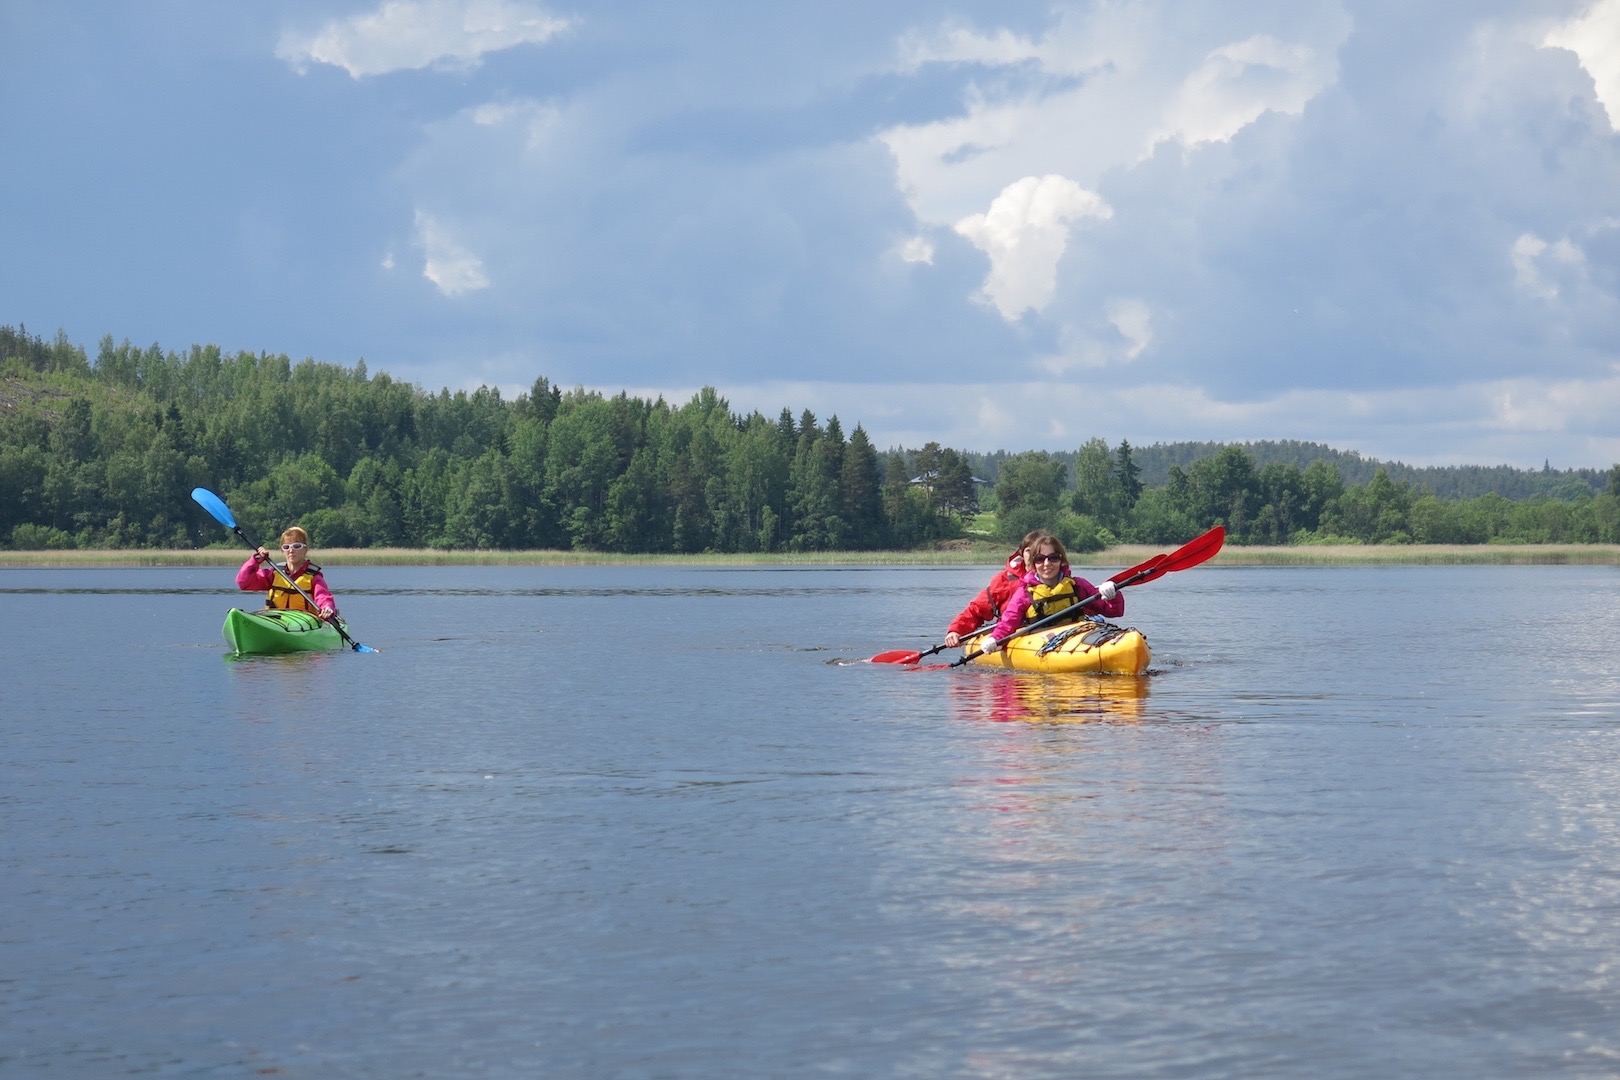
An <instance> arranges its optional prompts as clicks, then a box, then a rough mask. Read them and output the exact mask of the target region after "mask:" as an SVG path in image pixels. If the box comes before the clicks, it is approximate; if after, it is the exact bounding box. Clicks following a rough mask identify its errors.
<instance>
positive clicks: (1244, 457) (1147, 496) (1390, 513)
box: [994, 439, 1620, 550]
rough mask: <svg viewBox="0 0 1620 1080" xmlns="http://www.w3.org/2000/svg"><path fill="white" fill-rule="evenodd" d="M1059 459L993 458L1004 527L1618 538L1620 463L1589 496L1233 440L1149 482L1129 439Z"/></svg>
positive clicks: (1129, 533)
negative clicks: (1311, 456)
mask: <svg viewBox="0 0 1620 1080" xmlns="http://www.w3.org/2000/svg"><path fill="white" fill-rule="evenodd" d="M1071 460H1072V461H1073V462H1074V466H1073V470H1074V476H1073V478H1072V482H1071V479H1070V477H1069V476H1068V471H1069V466H1068V465H1067V464H1065V463H1064V462H1063V461H1062V460H1060V459H1059V458H1058V457H1057V456H1055V455H1052V454H1047V453H1041V452H1036V453H1025V454H1015V455H1012V456H1011V457H1008V458H1007V459H1005V460H1004V461H1003V462H1002V463H1001V469H1000V478H999V479H998V481H997V482H996V485H995V491H994V505H995V509H996V511H997V514H998V519H999V520H1000V522H1001V525H1002V529H1003V531H1004V532H1005V533H1007V535H1020V534H1021V531H1022V530H1023V529H1024V528H1026V527H1027V528H1035V527H1050V526H1051V525H1052V523H1054V522H1055V523H1056V529H1055V531H1056V532H1057V533H1058V535H1060V536H1062V537H1063V538H1064V539H1065V540H1066V541H1070V542H1071V546H1078V547H1079V548H1080V550H1098V549H1100V548H1101V547H1104V546H1107V545H1109V544H1112V543H1114V542H1117V541H1121V540H1124V541H1134V542H1142V543H1173V542H1179V541H1180V540H1184V539H1186V538H1187V537H1190V536H1194V535H1197V533H1198V532H1199V531H1201V530H1202V529H1205V528H1208V527H1209V526H1210V525H1211V524H1214V523H1220V524H1223V525H1225V526H1226V529H1227V536H1228V540H1229V541H1230V542H1232V543H1237V544H1277V545H1281V544H1486V543H1540V544H1550V543H1560V544H1597V543H1604V544H1613V543H1620V465H1615V466H1614V467H1613V468H1611V469H1610V470H1609V471H1608V473H1607V474H1605V475H1604V477H1603V479H1604V489H1603V490H1602V491H1601V492H1599V493H1596V494H1593V493H1592V492H1591V490H1590V489H1589V488H1588V487H1587V486H1586V485H1584V484H1582V485H1580V486H1579V487H1577V488H1576V489H1575V490H1574V491H1573V493H1572V496H1571V497H1569V498H1552V497H1548V496H1544V495H1536V496H1533V497H1531V498H1528V499H1523V500H1512V499H1508V498H1505V497H1504V496H1502V495H1498V494H1495V493H1491V494H1486V495H1480V496H1478V497H1476V498H1472V499H1446V498H1441V497H1440V496H1439V495H1437V494H1435V493H1434V492H1432V491H1428V490H1425V489H1424V488H1422V487H1420V486H1418V485H1416V484H1412V483H1408V482H1404V481H1399V480H1396V479H1394V478H1393V477H1392V476H1391V475H1390V473H1389V471H1388V470H1387V469H1383V468H1380V469H1379V470H1377V471H1376V472H1375V473H1374V474H1373V476H1372V478H1371V479H1370V480H1369V481H1368V482H1367V483H1365V484H1356V485H1346V484H1345V482H1344V480H1343V478H1342V476H1341V475H1340V473H1339V469H1338V466H1336V465H1332V464H1329V463H1328V462H1327V461H1323V460H1318V461H1313V462H1311V463H1310V464H1309V465H1307V466H1306V467H1304V468H1301V467H1300V466H1298V465H1296V464H1293V463H1284V462H1279V461H1273V462H1271V463H1269V464H1266V465H1262V466H1257V465H1256V463H1255V460H1254V458H1253V457H1252V456H1251V455H1250V453H1249V452H1248V451H1247V450H1246V449H1245V448H1243V447H1241V446H1226V447H1222V448H1221V449H1218V450H1216V451H1215V452H1214V453H1213V454H1211V455H1209V456H1208V457H1204V458H1200V459H1198V460H1196V461H1193V462H1191V463H1190V464H1189V465H1188V466H1187V467H1186V468H1185V469H1183V468H1182V467H1181V466H1180V465H1172V466H1170V468H1169V470H1168V475H1167V477H1166V481H1165V483H1164V484H1162V485H1161V486H1159V487H1148V486H1146V485H1145V484H1144V483H1143V482H1142V480H1141V472H1140V469H1139V468H1138V466H1137V465H1136V460H1135V451H1133V449H1132V448H1131V445H1130V443H1129V442H1121V443H1120V445H1119V446H1118V448H1116V449H1115V450H1114V451H1112V452H1110V450H1109V448H1108V445H1107V444H1106V443H1105V442H1103V441H1102V440H1101V439H1092V440H1091V441H1089V442H1087V443H1086V444H1085V445H1084V446H1082V447H1081V448H1080V450H1079V451H1078V452H1076V453H1075V454H1074V456H1073V457H1072V459H1071Z"/></svg>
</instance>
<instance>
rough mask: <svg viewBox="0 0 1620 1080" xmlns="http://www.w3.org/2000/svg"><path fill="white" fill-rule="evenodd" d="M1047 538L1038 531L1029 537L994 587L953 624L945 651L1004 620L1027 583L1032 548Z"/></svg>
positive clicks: (993, 580) (999, 572) (995, 579)
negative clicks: (1003, 614)
mask: <svg viewBox="0 0 1620 1080" xmlns="http://www.w3.org/2000/svg"><path fill="white" fill-rule="evenodd" d="M1045 535H1046V530H1044V529H1034V530H1031V531H1030V532H1029V533H1028V534H1026V535H1025V537H1024V539H1023V541H1022V542H1021V543H1020V544H1019V545H1018V550H1016V551H1014V552H1013V553H1012V554H1011V555H1008V556H1007V561H1006V562H1005V563H1003V564H1002V567H1001V569H1000V570H997V571H996V576H995V577H993V578H991V579H990V584H988V585H986V586H985V587H984V588H982V589H980V590H979V595H977V596H975V597H974V598H973V599H972V600H970V601H969V602H968V606H967V607H965V608H963V609H962V613H961V614H960V615H958V616H957V617H956V618H954V619H952V620H951V625H950V628H949V629H948V630H946V632H945V647H946V648H949V649H954V648H956V647H957V646H958V645H960V644H962V636H963V635H964V634H967V633H971V632H972V631H974V630H977V629H978V628H979V627H981V626H983V625H984V624H985V623H987V622H990V621H992V620H994V619H999V618H1001V611H1002V609H1003V608H1005V607H1006V606H1007V601H1008V600H1011V599H1012V594H1013V593H1015V592H1017V591H1018V586H1019V583H1021V582H1022V581H1023V580H1024V574H1025V573H1026V572H1027V571H1028V570H1029V566H1028V565H1027V564H1026V560H1027V559H1028V558H1029V546H1030V545H1031V544H1033V543H1034V542H1035V541H1036V540H1038V539H1039V538H1041V537H1043V536H1045Z"/></svg>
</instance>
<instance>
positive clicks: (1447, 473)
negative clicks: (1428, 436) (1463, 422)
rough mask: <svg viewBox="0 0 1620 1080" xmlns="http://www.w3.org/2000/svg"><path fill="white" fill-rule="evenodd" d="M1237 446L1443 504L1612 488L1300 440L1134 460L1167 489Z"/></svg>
mask: <svg viewBox="0 0 1620 1080" xmlns="http://www.w3.org/2000/svg"><path fill="white" fill-rule="evenodd" d="M1234 445H1235V446H1238V447H1240V448H1241V449H1242V450H1243V451H1244V452H1245V453H1247V454H1248V455H1249V457H1250V458H1251V459H1253V462H1254V465H1255V467H1256V468H1264V467H1265V466H1267V465H1295V466H1298V467H1299V468H1300V469H1301V470H1304V469H1307V468H1309V467H1310V466H1311V465H1312V464H1313V463H1315V462H1318V461H1320V462H1322V463H1324V464H1326V465H1330V466H1332V467H1334V468H1336V469H1337V470H1338V471H1339V477H1340V478H1341V479H1342V480H1343V481H1344V482H1345V484H1347V485H1350V486H1356V485H1362V484H1368V483H1371V482H1372V479H1373V477H1374V476H1376V475H1378V473H1379V472H1380V471H1382V472H1384V473H1385V474H1387V475H1388V476H1389V478H1390V479H1391V480H1393V481H1395V482H1396V483H1399V484H1409V485H1411V486H1412V487H1414V488H1419V489H1422V490H1423V491H1426V492H1428V493H1429V494H1431V495H1436V496H1439V497H1440V498H1442V499H1474V498H1478V497H1479V496H1481V495H1501V496H1503V497H1504V498H1508V499H1515V500H1518V499H1533V498H1535V497H1537V496H1543V497H1546V498H1549V499H1564V500H1568V499H1574V498H1577V497H1578V496H1580V495H1583V494H1585V495H1596V494H1599V493H1600V492H1602V491H1604V490H1605V488H1606V487H1607V484H1608V473H1607V472H1606V471H1605V470H1602V469H1582V468H1575V469H1554V468H1552V466H1551V465H1550V464H1543V466H1542V467H1541V468H1540V469H1516V468H1514V467H1513V466H1511V465H1443V466H1442V465H1428V466H1415V465H1407V464H1405V463H1404V462H1399V461H1380V460H1379V459H1377V458H1370V457H1364V456H1362V455H1361V454H1358V453H1356V452H1355V451H1354V450H1336V449H1334V448H1333V447H1331V446H1328V445H1326V444H1325V443H1317V442H1302V441H1299V440H1297V439H1278V440H1272V439H1263V440H1258V441H1254V442H1243V443H1233V444H1228V443H1216V442H1178V443H1153V444H1152V445H1149V446H1138V447H1136V448H1135V450H1134V460H1135V463H1136V467H1137V469H1138V470H1139V472H1140V473H1141V479H1142V483H1143V484H1145V485H1146V486H1148V487H1162V486H1163V485H1164V484H1167V483H1169V482H1170V470H1171V468H1172V467H1174V466H1178V465H1179V466H1180V467H1181V468H1182V470H1183V471H1185V470H1186V469H1187V468H1188V467H1189V466H1191V465H1192V463H1193V462H1195V461H1202V460H1204V459H1205V458H1209V457H1213V456H1214V455H1215V454H1217V453H1218V452H1220V451H1221V450H1224V449H1226V448H1227V447H1228V446H1234ZM1010 456H1012V455H1010V454H1008V453H1006V452H1004V451H998V452H997V453H994V454H973V455H970V460H971V464H972V466H973V468H974V471H975V472H977V473H978V475H979V476H981V477H985V478H987V479H994V478H995V477H996V476H997V475H998V473H999V472H1000V464H1001V462H1002V461H1004V460H1006V459H1007V458H1008V457H1010ZM1052 456H1053V458H1054V459H1055V460H1057V461H1060V462H1062V463H1063V464H1064V465H1065V466H1067V467H1068V468H1069V470H1070V471H1071V473H1072V472H1073V470H1074V468H1075V459H1076V457H1077V456H1078V452H1077V451H1068V452H1054V453H1053V455H1052Z"/></svg>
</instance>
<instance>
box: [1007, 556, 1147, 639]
mask: <svg viewBox="0 0 1620 1080" xmlns="http://www.w3.org/2000/svg"><path fill="white" fill-rule="evenodd" d="M1028 559H1029V564H1030V570H1029V572H1028V573H1026V574H1025V575H1024V577H1023V580H1022V581H1020V582H1019V583H1018V589H1017V591H1015V592H1014V593H1013V594H1012V597H1011V598H1010V599H1009V600H1008V601H1007V606H1006V610H1004V611H1003V612H1002V613H1001V618H1000V619H999V620H998V621H997V622H996V625H995V627H994V628H992V629H991V630H990V632H989V633H987V634H984V635H983V636H982V637H980V638H979V643H978V644H979V651H981V652H987V653H993V652H995V651H996V650H997V649H999V648H1000V647H1001V643H1002V642H1003V641H1006V640H1007V638H1008V637H1010V636H1011V635H1012V633H1013V631H1015V630H1017V629H1018V627H1019V625H1020V624H1022V623H1023V622H1025V621H1026V620H1033V619H1040V618H1044V617H1046V616H1047V615H1050V614H1052V613H1053V612H1054V611H1061V610H1063V609H1064V608H1067V607H1073V606H1074V605H1075V604H1077V603H1079V602H1080V601H1081V600H1083V599H1085V598H1086V597H1088V596H1092V595H1097V596H1099V597H1100V599H1098V600H1097V601H1094V602H1093V603H1090V604H1087V605H1086V607H1085V614H1087V615H1097V616H1100V617H1102V618H1104V619H1117V618H1119V617H1120V616H1121V615H1123V614H1125V598H1124V597H1123V596H1121V595H1120V594H1119V587H1118V586H1116V585H1115V584H1114V583H1113V582H1112V581H1104V582H1103V583H1102V584H1101V585H1098V586H1093V585H1092V584H1091V582H1089V581H1087V580H1086V579H1085V578H1077V577H1075V576H1074V575H1073V574H1071V573H1070V572H1069V553H1068V552H1067V551H1065V550H1063V542H1062V541H1061V540H1059V539H1058V538H1057V537H1055V536H1050V535H1047V534H1044V533H1043V534H1042V535H1041V536H1040V537H1038V538H1037V539H1036V540H1035V541H1034V542H1033V543H1031V544H1030V546H1029V555H1028Z"/></svg>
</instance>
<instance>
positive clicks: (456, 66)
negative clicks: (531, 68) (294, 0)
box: [276, 0, 573, 79]
mask: <svg viewBox="0 0 1620 1080" xmlns="http://www.w3.org/2000/svg"><path fill="white" fill-rule="evenodd" d="M572 25H573V20H571V19H567V18H561V17H558V16H554V15H550V14H548V13H547V12H546V11H545V9H544V8H542V7H540V6H539V5H538V4H533V3H527V2H524V0H386V2H385V3H384V4H383V5H382V6H381V7H379V8H378V9H377V10H376V11H374V12H371V13H369V14H365V15H356V16H354V17H352V18H349V19H342V20H335V21H332V22H329V23H327V24H326V25H325V26H323V27H321V29H320V30H318V31H316V32H315V33H314V34H312V35H302V34H297V33H293V32H288V33H286V34H283V35H282V38H281V42H280V45H279V46H278V47H277V49H276V55H277V57H279V58H280V59H282V60H285V61H286V62H288V63H290V64H292V65H293V66H294V67H295V68H297V69H298V70H299V71H304V70H306V69H307V68H308V67H309V65H310V64H312V63H313V64H330V65H332V66H333V67H340V68H342V69H343V70H345V71H347V72H348V73H349V75H350V77H352V78H354V79H360V78H364V77H365V76H367V75H386V74H389V73H391V72H396V71H414V70H418V69H422V68H435V69H442V70H451V71H461V70H467V69H470V68H475V67H477V66H478V65H479V63H480V62H481V61H482V60H483V58H484V56H485V55H487V54H489V53H492V52H500V51H501V50H503V49H510V48H513V47H514V46H518V45H537V44H541V43H543V42H546V41H548V40H550V39H551V38H553V37H555V36H556V35H558V34H560V33H562V32H563V31H564V30H567V29H568V28H569V27H570V26H572Z"/></svg>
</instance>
